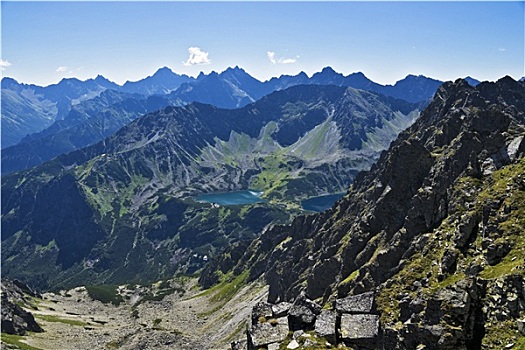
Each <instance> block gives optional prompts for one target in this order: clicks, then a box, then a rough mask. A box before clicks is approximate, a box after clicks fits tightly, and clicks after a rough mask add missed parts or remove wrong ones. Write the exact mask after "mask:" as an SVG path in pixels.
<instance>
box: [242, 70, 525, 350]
mask: <svg viewBox="0 0 525 350" xmlns="http://www.w3.org/2000/svg"><path fill="white" fill-rule="evenodd" d="M524 136H525V83H524V82H516V81H514V80H513V79H511V78H509V77H504V78H502V79H500V80H499V81H497V82H495V83H488V82H485V83H481V84H479V85H477V86H476V87H473V86H470V85H469V84H468V83H467V82H466V81H464V80H458V81H456V82H449V83H445V84H443V85H442V86H441V87H440V88H439V89H438V91H437V93H436V95H435V97H434V99H433V101H432V102H431V103H430V104H429V106H428V107H427V108H426V109H425V110H424V111H423V112H422V114H421V117H420V119H419V120H418V121H417V122H416V123H415V124H414V125H413V126H412V127H410V128H409V129H407V130H406V131H404V132H403V133H401V135H400V136H399V138H398V139H397V140H396V141H394V142H393V143H392V144H391V146H390V149H389V150H388V151H386V152H384V153H383V154H382V155H381V156H380V159H379V161H378V162H377V163H376V165H374V166H373V167H372V169H371V170H370V171H368V172H362V173H360V174H359V175H358V176H357V177H356V181H355V183H354V184H353V186H352V187H351V188H350V190H349V192H348V194H347V195H346V196H345V197H344V198H343V200H341V201H340V202H339V203H338V204H337V205H336V206H334V207H333V208H332V209H330V210H328V211H326V212H324V213H322V214H319V215H315V216H307V217H298V218H296V219H295V220H294V222H293V223H292V224H291V225H289V226H277V227H274V228H272V229H269V230H267V231H266V232H264V233H263V234H262V235H261V236H260V238H258V239H257V240H256V241H255V242H254V243H252V245H251V246H250V247H248V248H247V249H246V252H245V254H244V256H243V257H242V258H241V259H240V263H239V265H238V266H241V265H242V266H243V269H246V268H247V266H249V267H250V277H251V278H256V277H259V276H261V275H263V276H264V278H265V279H266V280H267V282H268V284H269V286H270V290H269V298H268V300H269V301H270V302H279V301H291V300H295V298H297V297H298V296H299V295H301V293H305V292H306V293H307V294H308V295H309V296H310V297H311V298H313V299H315V300H317V301H319V302H320V303H323V304H324V303H327V302H330V301H333V300H335V299H342V298H344V297H346V296H348V295H350V296H352V295H356V294H362V293H365V292H375V293H376V304H377V314H378V316H379V321H380V328H381V329H382V331H380V332H378V333H377V344H384V345H381V346H383V347H384V348H388V349H405V348H418V347H423V346H425V347H426V348H428V349H476V348H479V347H481V346H484V347H486V348H498V347H500V346H502V345H503V346H509V347H512V346H513V345H509V344H513V342H514V343H515V342H516V339H515V337H516V334H519V332H518V328H519V327H522V326H521V323H520V322H518V321H519V320H522V319H523V317H524V316H525V304H524V303H521V302H519V300H521V299H520V298H522V297H521V294H520V290H521V289H520V288H521V287H519V286H520V283H521V282H519V281H522V277H523V275H525V271H524V270H525V268H524V266H523V261H522V260H523V247H524V246H525V241H524V240H523V237H522V236H523V234H522V232H523V229H524V227H525V221H524V218H525V212H524V211H523V208H525V192H524V191H525V180H524V178H523V173H525V158H524V157H523V156H524V155H525V142H524V139H525V137H524ZM233 271H235V268H234V269H233ZM498 281H499V282H498ZM510 281H513V282H510ZM498 286H499V287H498ZM502 286H503V287H502ZM500 303H501V304H500ZM345 318H346V319H352V317H345ZM498 318H499V319H503V320H504V321H500V322H504V323H505V326H502V325H499V324H497V322H496V321H489V319H492V320H497V319H498ZM371 319H373V318H371ZM372 321H373V320H372ZM372 321H370V322H371V323H373V322H372Z"/></svg>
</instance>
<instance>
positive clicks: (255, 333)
mask: <svg viewBox="0 0 525 350" xmlns="http://www.w3.org/2000/svg"><path fill="white" fill-rule="evenodd" d="M287 335H288V319H287V318H286V317H282V318H278V319H272V320H270V321H268V322H264V323H257V324H255V325H253V326H252V327H251V330H250V333H249V338H250V340H249V342H250V343H251V346H252V347H255V348H257V347H260V346H265V345H268V344H272V343H278V342H282V341H283V340H284V339H286V336H287Z"/></svg>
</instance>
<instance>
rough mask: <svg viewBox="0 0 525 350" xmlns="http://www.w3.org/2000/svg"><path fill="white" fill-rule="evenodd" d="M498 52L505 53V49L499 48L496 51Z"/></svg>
mask: <svg viewBox="0 0 525 350" xmlns="http://www.w3.org/2000/svg"><path fill="white" fill-rule="evenodd" d="M498 51H499V52H505V51H507V49H504V48H502V47H500V48H499V49H498Z"/></svg>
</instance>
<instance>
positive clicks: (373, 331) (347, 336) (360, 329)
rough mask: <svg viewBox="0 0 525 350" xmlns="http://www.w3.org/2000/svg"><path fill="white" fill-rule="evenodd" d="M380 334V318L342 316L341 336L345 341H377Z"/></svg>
mask: <svg viewBox="0 0 525 350" xmlns="http://www.w3.org/2000/svg"><path fill="white" fill-rule="evenodd" d="M378 334H379V316H377V315H351V314H343V315H342V316H341V329H340V336H341V339H342V340H344V341H355V340H357V341H359V340H369V339H376V338H377V336H378Z"/></svg>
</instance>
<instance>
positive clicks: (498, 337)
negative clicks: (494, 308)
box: [482, 320, 525, 349]
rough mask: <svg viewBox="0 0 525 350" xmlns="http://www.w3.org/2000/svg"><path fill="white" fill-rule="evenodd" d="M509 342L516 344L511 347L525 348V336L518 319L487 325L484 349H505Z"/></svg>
mask: <svg viewBox="0 0 525 350" xmlns="http://www.w3.org/2000/svg"><path fill="white" fill-rule="evenodd" d="M509 344H514V346H512V347H509V348H510V349H525V336H523V335H522V334H521V333H520V332H519V331H518V329H517V325H516V321H514V320H507V321H502V322H497V323H494V324H490V325H488V326H486V327H485V336H484V337H483V340H482V347H483V348H484V349H505V348H506V346H508V345H509Z"/></svg>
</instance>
